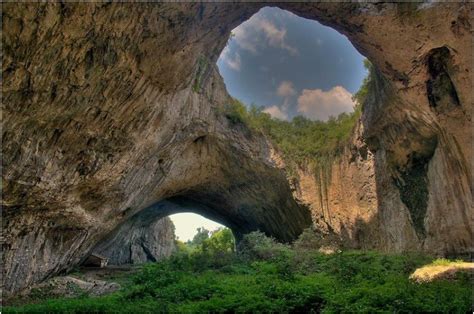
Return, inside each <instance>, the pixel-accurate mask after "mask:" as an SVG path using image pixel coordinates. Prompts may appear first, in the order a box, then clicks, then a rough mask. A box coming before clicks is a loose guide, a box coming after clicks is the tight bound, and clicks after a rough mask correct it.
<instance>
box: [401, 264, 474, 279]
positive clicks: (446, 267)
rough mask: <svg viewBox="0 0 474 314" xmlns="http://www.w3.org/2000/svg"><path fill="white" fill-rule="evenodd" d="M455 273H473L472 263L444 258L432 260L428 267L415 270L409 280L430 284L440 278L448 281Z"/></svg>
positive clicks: (473, 266)
mask: <svg viewBox="0 0 474 314" xmlns="http://www.w3.org/2000/svg"><path fill="white" fill-rule="evenodd" d="M457 273H471V274H472V273H474V263H468V262H464V261H463V260H455V261H451V260H448V259H445V258H439V259H436V260H434V261H433V262H431V263H430V264H428V265H424V266H422V267H420V268H418V269H416V270H415V271H414V272H413V274H411V275H410V279H412V280H414V281H416V282H431V281H434V280H437V279H440V278H444V279H449V278H452V277H454V276H456V274H457Z"/></svg>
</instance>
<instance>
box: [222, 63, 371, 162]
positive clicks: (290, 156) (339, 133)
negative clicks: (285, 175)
mask: <svg viewBox="0 0 474 314" xmlns="http://www.w3.org/2000/svg"><path fill="white" fill-rule="evenodd" d="M364 65H365V67H366V68H367V69H368V72H369V75H368V76H367V77H366V78H365V79H364V82H363V84H362V86H361V88H360V89H359V91H358V92H357V93H356V94H354V98H353V99H354V101H355V102H356V104H357V105H356V107H355V108H354V112H352V113H349V114H348V113H342V114H340V115H339V116H338V117H332V118H330V119H329V120H328V121H326V122H323V121H312V120H309V119H307V118H305V117H302V116H297V117H295V118H293V120H292V121H282V120H279V119H275V118H272V117H271V116H270V115H269V114H268V113H265V112H263V108H257V107H256V106H254V105H252V106H250V109H247V107H246V106H245V105H244V104H243V103H241V102H240V101H238V100H237V99H234V100H233V101H232V102H231V103H228V104H226V105H224V106H223V108H222V111H223V113H224V115H225V116H226V117H227V119H228V120H229V121H230V122H231V123H232V124H243V125H246V126H247V127H248V128H250V129H252V130H254V131H256V132H262V133H263V134H265V135H266V136H267V137H268V138H269V139H270V140H271V142H272V143H273V144H274V145H276V147H278V148H279V150H280V151H281V152H282V153H283V155H284V157H285V161H287V162H290V163H291V162H294V163H295V164H303V163H310V164H312V165H314V166H323V165H326V164H328V163H330V162H331V161H332V160H334V159H335V158H336V157H337V156H339V155H340V154H341V153H342V152H343V149H344V146H345V145H346V144H347V142H348V140H349V139H350V136H351V134H352V130H353V128H354V126H355V124H356V122H357V120H358V119H359V117H360V115H361V112H362V105H361V104H363V103H364V102H365V100H366V98H367V95H368V93H369V86H370V84H371V81H372V78H373V76H374V71H373V68H372V65H371V64H370V62H369V61H368V60H366V61H365V62H364ZM288 166H289V167H290V168H291V167H292V166H293V165H291V164H289V165H288ZM289 170H291V169H289Z"/></svg>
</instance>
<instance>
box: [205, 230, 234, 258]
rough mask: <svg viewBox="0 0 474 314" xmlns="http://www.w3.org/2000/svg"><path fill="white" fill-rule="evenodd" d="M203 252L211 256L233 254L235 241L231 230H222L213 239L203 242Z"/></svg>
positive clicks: (217, 231)
mask: <svg viewBox="0 0 474 314" xmlns="http://www.w3.org/2000/svg"><path fill="white" fill-rule="evenodd" d="M202 251H204V252H208V253H210V254H214V255H215V254H220V253H229V252H230V253H232V252H234V251H235V239H234V235H233V234H232V231H231V230H230V229H229V228H220V229H218V230H216V231H215V232H213V233H212V235H211V237H210V238H208V239H206V240H204V241H203V242H202Z"/></svg>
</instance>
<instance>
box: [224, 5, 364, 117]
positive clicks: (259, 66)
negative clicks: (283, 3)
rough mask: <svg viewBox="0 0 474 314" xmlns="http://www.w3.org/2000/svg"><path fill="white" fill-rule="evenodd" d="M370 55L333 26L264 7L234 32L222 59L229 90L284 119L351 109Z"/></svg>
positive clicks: (236, 96) (329, 114)
mask: <svg viewBox="0 0 474 314" xmlns="http://www.w3.org/2000/svg"><path fill="white" fill-rule="evenodd" d="M363 60H364V57H363V56H362V55H360V54H359V53H358V52H357V50H356V49H355V48H354V47H353V46H352V44H351V43H350V42H349V40H348V39H347V38H346V37H345V36H343V35H341V34H340V33H338V32H337V31H335V30H334V29H332V28H329V27H326V26H323V25H321V24H319V23H318V22H316V21H312V20H307V19H304V18H300V17H298V16H296V15H294V14H292V13H290V12H287V11H284V10H281V9H278V8H269V7H266V8H263V9H261V10H260V11H259V12H258V13H256V14H255V15H253V16H252V17H251V18H250V19H249V20H247V21H246V22H244V23H242V24H241V25H239V26H238V27H237V28H235V29H234V30H233V31H232V35H231V38H230V39H229V41H228V43H227V46H226V47H225V48H224V50H223V51H222V53H221V55H220V58H219V60H218V62H217V65H218V67H219V71H220V73H221V75H222V77H223V78H224V82H225V84H226V87H227V90H228V92H229V93H230V94H231V95H232V96H233V97H235V98H238V99H240V100H241V101H243V102H244V103H245V104H247V105H249V104H252V103H253V104H256V105H257V106H263V107H265V108H266V112H268V113H270V114H271V115H272V116H273V117H276V118H280V119H291V118H293V117H294V116H296V115H304V116H306V117H308V118H310V119H312V120H327V119H328V118H329V116H331V115H333V116H337V115H338V114H339V113H341V112H350V111H352V108H353V106H354V104H353V102H352V94H353V93H355V92H356V91H357V90H358V89H359V87H360V85H361V83H362V81H363V79H364V77H365V75H366V70H365V69H364V66H363Z"/></svg>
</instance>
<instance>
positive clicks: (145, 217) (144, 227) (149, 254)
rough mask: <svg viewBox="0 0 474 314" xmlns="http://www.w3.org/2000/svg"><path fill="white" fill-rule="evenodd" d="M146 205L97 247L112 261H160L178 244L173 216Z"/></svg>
mask: <svg viewBox="0 0 474 314" xmlns="http://www.w3.org/2000/svg"><path fill="white" fill-rule="evenodd" d="M150 209H153V207H152V208H149V209H145V210H143V211H141V212H139V213H138V214H136V215H134V216H133V217H132V218H130V219H129V220H127V221H126V222H125V223H124V224H122V225H120V226H119V227H117V228H116V230H114V231H113V232H112V233H111V234H110V235H109V236H108V237H107V238H106V239H105V240H104V241H102V242H101V243H99V244H98V245H97V246H96V247H95V248H94V249H93V252H94V253H99V254H100V255H103V256H105V257H107V258H108V259H109V264H110V265H123V264H141V263H146V262H156V261H159V260H161V259H163V258H165V257H169V256H170V255H171V254H172V253H173V252H174V250H175V249H176V248H175V235H174V225H173V222H172V221H171V219H170V218H168V217H164V218H161V219H157V217H159V215H157V214H156V213H154V212H150Z"/></svg>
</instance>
